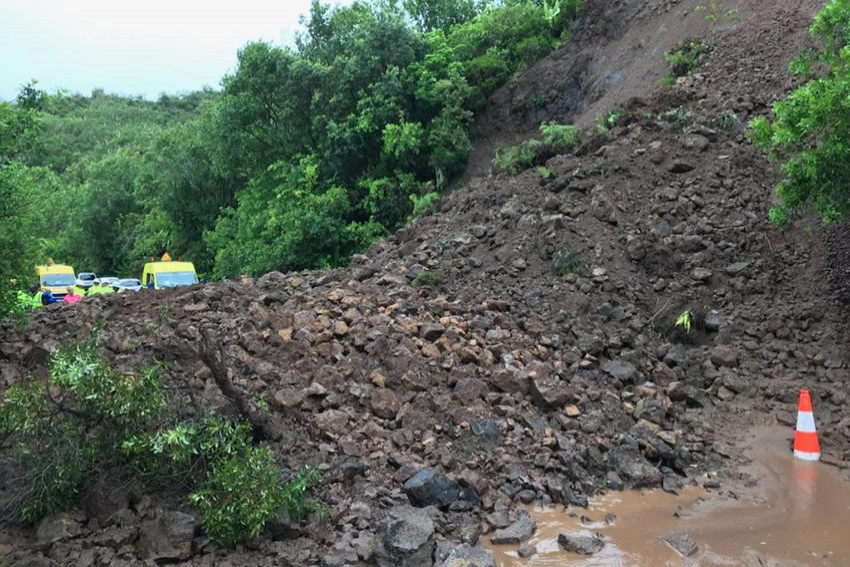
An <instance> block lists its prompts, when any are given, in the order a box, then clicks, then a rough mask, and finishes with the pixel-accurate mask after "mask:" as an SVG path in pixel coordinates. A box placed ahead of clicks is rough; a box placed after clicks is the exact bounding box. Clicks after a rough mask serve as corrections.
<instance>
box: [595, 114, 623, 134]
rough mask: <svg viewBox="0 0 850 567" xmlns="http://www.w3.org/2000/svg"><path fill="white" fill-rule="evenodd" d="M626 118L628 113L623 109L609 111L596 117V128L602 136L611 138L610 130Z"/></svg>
mask: <svg viewBox="0 0 850 567" xmlns="http://www.w3.org/2000/svg"><path fill="white" fill-rule="evenodd" d="M627 117H628V112H627V111H626V109H625V108H615V109H613V110H609V111H608V112H606V113H605V114H600V115H598V116H597V117H596V124H597V128H598V130H599V132H601V133H602V134H604V135H606V136H609V137H613V136H612V135H611V130H612V129H613V128H615V127H617V126H619V125H620V124H622V123H623V122H624V121H625V120H626V118H627Z"/></svg>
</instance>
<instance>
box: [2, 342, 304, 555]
mask: <svg viewBox="0 0 850 567" xmlns="http://www.w3.org/2000/svg"><path fill="white" fill-rule="evenodd" d="M165 392H166V389H165V386H164V384H163V382H162V379H161V377H160V375H159V369H158V368H156V367H153V368H149V369H146V370H144V371H141V372H133V373H118V372H116V371H114V370H113V369H112V368H111V367H110V366H109V364H107V363H106V361H104V360H103V359H102V358H101V357H100V356H99V354H98V352H97V347H96V343H95V342H94V341H92V342H90V343H87V344H83V345H78V346H72V347H68V348H64V349H61V350H60V351H59V352H57V353H56V355H55V356H54V357H53V359H52V362H51V364H50V372H49V379H48V380H47V381H46V383H41V382H38V381H36V380H33V379H29V380H25V381H23V382H21V383H19V384H17V385H14V386H12V387H10V388H9V389H8V390H7V391H6V394H5V396H4V400H3V405H2V407H0V437H5V438H6V441H7V443H8V450H9V454H10V456H11V457H12V460H13V462H14V464H15V466H16V469H17V470H18V471H19V474H18V475H17V476H16V477H15V478H12V479H8V483H9V487H10V489H11V490H10V491H9V493H10V494H13V496H12V497H11V498H9V499H8V500H6V501H5V502H3V503H2V505H0V512H1V513H2V516H3V517H4V518H7V519H8V518H11V517H13V516H17V517H18V518H19V519H20V520H21V521H23V522H24V523H35V522H37V521H38V520H39V519H41V518H42V517H44V516H47V515H49V514H53V513H55V512H58V511H61V510H66V509H69V508H72V507H73V506H75V505H76V504H77V498H78V495H79V494H80V493H81V492H82V491H83V490H84V489H85V488H86V487H88V486H90V485H92V484H94V483H95V482H96V479H98V478H101V477H103V476H104V475H106V474H109V473H110V472H111V471H116V470H119V469H123V470H127V469H129V470H131V471H134V472H135V474H136V476H138V477H139V478H140V479H155V478H167V479H168V480H169V482H170V483H174V482H178V483H180V484H182V485H184V486H188V487H190V488H191V487H193V486H195V487H196V488H195V489H194V490H193V491H192V493H191V494H190V500H191V502H193V503H194V504H196V505H197V506H198V508H199V509H200V511H201V513H202V515H203V518H202V521H203V525H204V528H205V529H206V530H207V536H208V537H209V538H210V540H211V541H213V542H215V543H217V544H220V545H234V544H236V543H239V542H241V541H243V540H245V539H251V538H255V537H257V536H258V535H259V534H260V532H261V530H262V528H263V526H264V525H265V524H266V522H268V521H269V520H270V519H272V518H274V517H275V515H276V514H277V512H278V510H279V509H280V508H281V507H285V508H287V509H288V510H290V511H292V512H293V513H295V514H301V513H304V512H305V511H307V510H315V509H318V506H317V505H316V504H315V503H313V502H312V501H309V500H307V499H306V496H305V488H306V486H307V484H308V483H310V482H314V481H315V480H316V479H317V473H316V472H315V471H313V470H312V469H308V470H306V471H303V472H302V473H301V474H300V475H298V476H297V477H296V478H295V480H292V481H289V482H285V483H282V482H280V475H281V471H280V469H279V468H278V467H277V465H276V464H275V461H274V457H273V455H272V453H271V450H270V449H269V448H268V447H264V446H257V445H255V444H254V442H253V439H252V437H251V435H250V427H249V426H248V425H246V424H241V423H235V422H232V421H230V420H228V419H224V418H221V417H218V416H214V415H210V416H207V417H204V418H202V419H195V420H180V419H179V416H178V415H177V414H176V412H174V411H172V410H170V409H169V406H168V403H167V398H166V393H165Z"/></svg>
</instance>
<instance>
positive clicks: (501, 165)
mask: <svg viewBox="0 0 850 567" xmlns="http://www.w3.org/2000/svg"><path fill="white" fill-rule="evenodd" d="M542 146H543V144H542V143H541V142H540V140H526V141H524V142H522V143H521V144H518V145H516V146H508V147H507V148H501V149H498V150H496V153H495V155H494V156H493V166H494V167H495V168H496V169H497V170H498V171H501V172H503V173H512V174H517V173H519V172H521V171H524V170H526V169H528V168H529V167H531V166H532V165H534V161H535V160H536V159H537V154H538V152H539V151H540V149H541V147H542Z"/></svg>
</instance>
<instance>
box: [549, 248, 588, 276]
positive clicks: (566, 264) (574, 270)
mask: <svg viewBox="0 0 850 567" xmlns="http://www.w3.org/2000/svg"><path fill="white" fill-rule="evenodd" d="M580 271H581V267H580V266H579V264H578V254H577V253H576V252H574V251H572V250H558V251H557V252H555V254H553V255H552V273H553V274H555V275H556V276H565V275H567V274H578V273H579V272H580Z"/></svg>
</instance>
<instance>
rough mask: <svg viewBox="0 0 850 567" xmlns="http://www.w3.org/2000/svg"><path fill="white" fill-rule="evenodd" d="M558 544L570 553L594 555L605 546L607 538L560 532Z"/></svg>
mask: <svg viewBox="0 0 850 567" xmlns="http://www.w3.org/2000/svg"><path fill="white" fill-rule="evenodd" d="M558 545H559V546H561V549H563V550H564V551H567V552H569V553H577V554H579V555H593V554H594V553H599V552H600V551H602V548H603V547H605V540H604V539H602V538H601V537H599V536H597V535H592V536H588V535H577V534H568V533H560V534H558Z"/></svg>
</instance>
